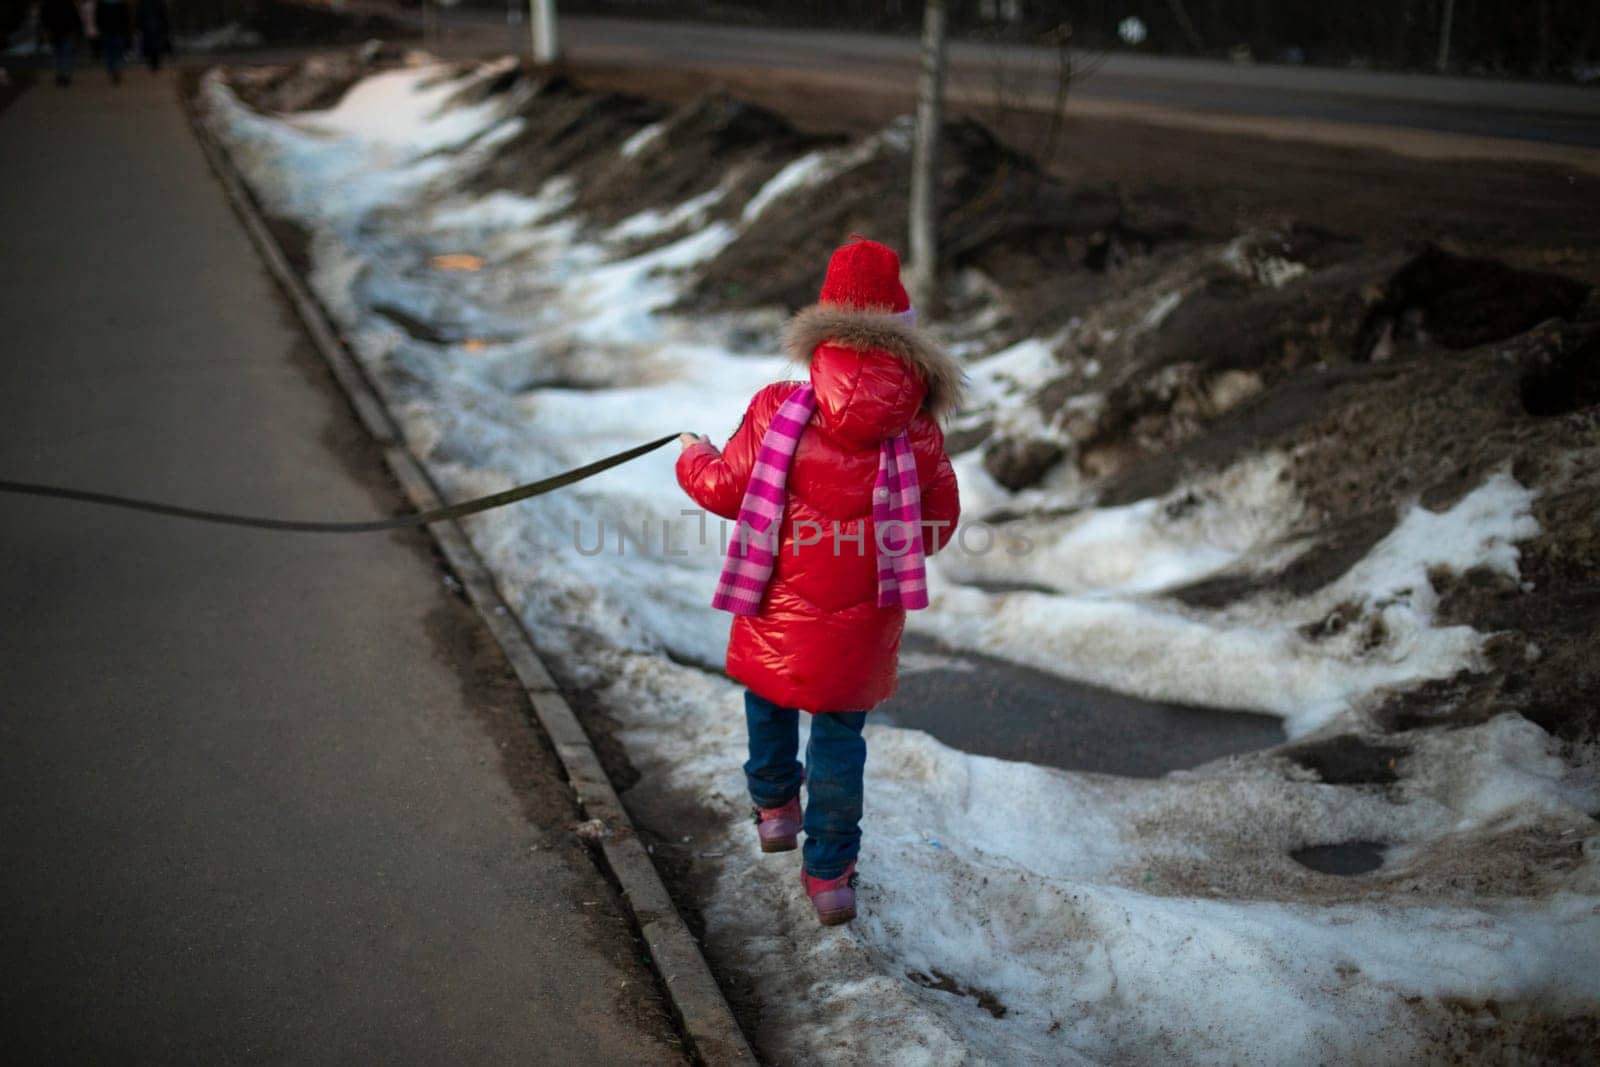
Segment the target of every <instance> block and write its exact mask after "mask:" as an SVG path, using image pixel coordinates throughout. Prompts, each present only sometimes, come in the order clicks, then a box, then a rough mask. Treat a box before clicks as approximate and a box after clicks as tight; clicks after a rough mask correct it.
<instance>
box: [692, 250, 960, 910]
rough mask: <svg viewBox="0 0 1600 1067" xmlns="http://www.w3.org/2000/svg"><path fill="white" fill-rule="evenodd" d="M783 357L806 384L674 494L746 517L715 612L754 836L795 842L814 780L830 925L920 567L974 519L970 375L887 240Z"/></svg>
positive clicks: (856, 260)
mask: <svg viewBox="0 0 1600 1067" xmlns="http://www.w3.org/2000/svg"><path fill="white" fill-rule="evenodd" d="M784 347H785V350H786V351H787V353H788V354H789V355H790V356H792V357H794V359H796V360H797V361H798V362H800V363H802V364H805V365H808V366H809V369H810V375H809V379H810V380H809V381H808V382H794V381H788V382H778V383H776V384H774V385H769V386H767V387H766V388H765V389H763V390H761V392H759V393H757V394H756V396H755V399H753V400H752V401H751V402H750V407H749V410H748V411H746V412H745V416H744V421H743V422H741V423H740V424H739V428H738V429H737V430H735V431H734V434H733V437H732V439H730V440H729V441H728V445H727V447H726V448H725V449H723V450H722V451H721V452H719V451H718V450H717V449H716V448H715V447H713V446H712V444H711V443H710V442H709V441H707V440H706V439H705V438H703V437H697V436H695V435H692V434H685V435H684V437H683V454H682V455H681V456H680V457H679V459H678V483H679V484H680V485H682V486H683V488H684V490H685V491H686V492H687V493H688V494H689V495H690V496H691V497H693V498H694V500H695V502H696V503H698V504H699V505H700V506H701V507H704V508H706V509H707V510H709V511H712V512H715V513H716V514H718V515H720V516H722V517H724V518H727V519H736V520H738V523H737V526H736V527H735V528H734V531H733V534H732V537H731V543H730V547H729V553H728V560H727V563H726V565H725V567H724V570H723V575H722V580H721V583H720V584H719V588H718V592H717V596H716V598H715V599H714V601H713V603H714V604H715V605H716V606H718V607H721V608H724V609H726V610H728V611H732V612H733V613H734V615H735V618H734V623H733V633H732V636H731V638H730V640H729V642H728V662H727V666H728V674H729V675H730V676H732V677H733V678H734V679H735V680H737V681H739V682H742V683H744V685H745V686H746V687H747V688H746V691H745V717H746V722H747V725H748V727H749V733H750V759H749V761H748V762H747V763H746V764H745V775H746V779H747V781H748V783H749V787H750V796H751V799H752V800H753V801H754V802H755V806H756V813H755V815H756V824H757V831H758V834H759V838H760V842H761V848H762V851H764V852H784V851H789V850H792V849H793V848H794V847H795V843H796V839H797V835H798V833H799V831H800V829H801V824H802V816H801V811H800V786H801V782H802V778H803V779H804V782H805V785H806V789H807V791H808V794H809V799H808V803H807V805H806V809H805V814H804V819H803V822H804V830H805V835H806V843H805V852H804V863H803V869H802V873H801V879H802V883H803V884H804V886H805V889H806V892H807V894H808V895H809V896H810V897H811V899H812V901H813V903H814V904H815V905H816V909H817V916H818V918H819V919H820V920H821V921H822V922H823V923H824V924H828V925H832V924H834V923H841V922H848V921H849V920H850V919H852V918H854V917H855V890H854V872H855V865H856V856H857V854H858V852H859V851H860V846H861V829H860V822H861V793H862V771H863V768H864V767H865V764H866V742H865V741H864V740H863V738H862V736H861V730H862V727H863V725H864V724H865V721H866V713H867V711H868V710H870V709H871V708H872V707H873V706H874V705H876V704H877V703H879V702H880V701H882V700H885V699H887V698H888V697H889V696H890V695H891V694H892V693H893V692H894V688H895V671H896V661H897V659H898V656H899V650H900V635H901V633H902V631H903V630H904V628H905V612H906V609H907V608H911V609H916V608H920V607H924V606H926V604H927V591H926V582H925V574H924V572H923V560H924V558H925V557H926V556H928V555H932V554H933V553H934V552H937V551H938V550H939V549H940V548H942V547H943V546H944V544H945V543H946V542H947V541H948V540H949V538H950V536H951V533H952V532H953V530H954V528H955V524H956V521H957V519H958V518H959V517H960V509H961V504H960V498H959V495H958V493H957V489H956V478H955V472H954V470H953V469H952V468H951V466H950V458H949V457H948V456H947V455H946V454H945V451H944V435H943V434H942V433H941V432H940V429H939V424H938V421H937V420H938V418H939V416H941V415H943V414H945V413H947V412H949V411H950V410H951V409H952V408H953V407H954V406H955V404H956V402H957V400H958V396H959V391H960V385H961V371H960V368H959V366H958V365H957V364H956V363H955V361H954V360H952V359H951V358H950V357H949V356H947V355H945V354H944V353H943V352H941V351H940V350H939V349H938V348H937V347H936V346H935V345H934V344H933V342H932V341H931V340H930V339H929V338H928V337H927V336H926V335H925V334H923V333H921V332H919V331H918V330H917V328H916V326H915V322H914V316H913V315H912V313H911V304H910V301H909V300H908V299H907V297H906V292H905V289H904V288H903V287H902V286H901V284H900V260H899V257H898V256H896V255H895V253H894V252H893V251H892V250H890V249H889V248H887V247H885V246H884V245H881V244H878V243H877V242H874V241H866V240H857V241H855V242H853V243H851V244H848V245H845V246H844V247H843V248H840V249H839V250H838V251H836V252H835V253H834V254H833V258H832V259H831V260H830V261H829V263H828V272H827V278H826V280H825V281H824V283H823V287H822V295H821V298H820V300H819V302H818V303H817V304H816V305H814V306H812V307H810V308H807V309H806V310H804V311H802V312H800V313H799V314H798V315H796V316H795V318H794V319H793V320H792V321H791V322H790V323H789V326H788V328H787V329H786V331H785V336H784ZM799 709H804V710H806V711H808V712H810V713H812V721H811V740H810V743H809V744H808V745H807V746H806V759H805V766H804V768H802V766H801V764H800V762H799V760H798V759H797V756H798V749H799V739H798V738H799Z"/></svg>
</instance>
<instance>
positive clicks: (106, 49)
mask: <svg viewBox="0 0 1600 1067" xmlns="http://www.w3.org/2000/svg"><path fill="white" fill-rule="evenodd" d="M94 23H95V27H96V28H97V29H98V30H99V31H100V48H101V50H102V51H103V53H104V56H105V61H106V73H107V74H110V75H111V80H112V82H114V83H120V82H121V81H122V64H123V61H124V60H125V59H126V58H127V52H128V38H129V37H130V36H132V34H133V13H132V12H130V11H129V10H128V0H99V2H98V3H96V4H95V5H94Z"/></svg>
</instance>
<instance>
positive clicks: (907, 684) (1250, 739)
mask: <svg viewBox="0 0 1600 1067" xmlns="http://www.w3.org/2000/svg"><path fill="white" fill-rule="evenodd" d="M904 648H905V656H904V666H903V667H902V670H901V674H900V690H899V692H897V693H896V694H895V695H894V697H893V698H892V699H891V700H889V701H887V702H886V703H884V704H882V705H880V706H879V707H878V708H877V709H876V710H875V711H874V712H873V716H874V718H876V719H877V720H878V721H880V722H890V723H893V724H894V725H897V726H909V727H912V728H914V729H918V730H925V731H927V732H928V733H930V734H932V735H933V736H934V737H936V738H938V739H939V740H940V741H943V742H944V743H945V744H947V745H950V746H952V747H954V748H959V749H961V750H962V751H964V752H973V753H977V754H979V755H984V756H997V757H999V758H1001V759H1009V760H1023V761H1026V762H1028V763H1038V764H1042V765H1044V766H1048V767H1059V768H1061V769H1062V770H1069V771H1095V772H1099V773H1103V774H1120V775H1123V776H1126V777H1130V778H1158V777H1160V776H1161V775H1163V774H1166V773H1167V772H1168V771H1175V770H1183V769H1186V768H1189V767H1198V766H1199V765H1200V764H1202V763H1208V762H1210V761H1211V760H1214V759H1218V758H1220V757H1222V756H1229V755H1233V754H1235V753H1239V752H1255V751H1258V750H1260V749H1264V748H1271V747H1273V746H1274V745H1279V744H1282V743H1283V742H1284V740H1285V735H1284V732H1283V726H1282V724H1281V722H1280V721H1279V720H1278V719H1277V718H1275V717H1274V716H1271V715H1259V714H1255V713H1253V712H1244V711H1216V710H1214V709H1210V708H1197V707H1190V706H1186V705H1182V704H1160V703H1155V702H1152V701H1148V700H1140V699H1139V698H1138V697H1132V696H1127V695H1126V694H1123V693H1114V692H1111V691H1110V690H1106V689H1100V688H1097V687H1095V686H1092V685H1084V684H1082V683H1079V682H1072V681H1068V680H1067V679H1064V678H1058V677H1056V676H1055V675H1051V674H1046V673H1044V672H1043V671H1037V670H1033V669H1031V668H1028V667H1022V666H1018V665H1017V664H1014V663H1008V662H1006V661H1005V660H1000V659H995V658H993V657H990V656H982V655H976V654H972V653H966V652H952V651H950V650H947V649H944V648H941V647H940V646H939V645H938V644H937V643H936V642H933V641H930V640H928V639H927V638H920V637H915V636H911V635H908V636H907V637H906V640H905V645H904Z"/></svg>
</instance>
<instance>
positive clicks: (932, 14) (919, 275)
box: [910, 0, 945, 316]
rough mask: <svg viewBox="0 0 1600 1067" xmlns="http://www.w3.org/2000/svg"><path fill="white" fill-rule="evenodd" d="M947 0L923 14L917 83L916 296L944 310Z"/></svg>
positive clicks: (926, 307) (932, 310)
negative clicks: (941, 211)
mask: <svg viewBox="0 0 1600 1067" xmlns="http://www.w3.org/2000/svg"><path fill="white" fill-rule="evenodd" d="M944 2H945V0H928V2H927V5H926V7H925V8H924V9H923V18H922V72H921V75H920V77H919V79H918V84H917V133H916V141H915V143H914V145H913V147H912V152H911V220H910V223H911V225H910V230H911V270H910V275H911V278H910V281H911V301H912V303H913V304H914V305H915V306H916V307H917V308H919V309H920V310H921V311H922V312H923V314H925V315H929V316H932V315H935V314H937V313H938V308H937V307H936V305H937V302H938V299H937V298H938V282H939V234H938V203H937V199H938V187H937V186H938V182H937V176H938V169H939V127H940V126H941V125H942V124H943V120H944V116H943V111H944V52H945V7H944Z"/></svg>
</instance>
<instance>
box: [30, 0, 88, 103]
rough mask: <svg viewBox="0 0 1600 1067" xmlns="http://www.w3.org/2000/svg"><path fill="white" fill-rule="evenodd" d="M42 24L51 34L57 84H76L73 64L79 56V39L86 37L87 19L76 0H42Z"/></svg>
mask: <svg viewBox="0 0 1600 1067" xmlns="http://www.w3.org/2000/svg"><path fill="white" fill-rule="evenodd" d="M39 26H40V28H42V29H43V30H44V32H45V35H46V36H47V37H49V38H50V49H51V51H53V52H54V53H55V57H56V84H57V85H59V86H62V87H63V88H65V87H66V86H68V85H71V84H72V68H73V66H74V65H75V64H76V62H77V58H78V42H79V41H80V40H81V39H82V38H83V19H82V18H80V17H79V15H78V5H77V3H76V0H39Z"/></svg>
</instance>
